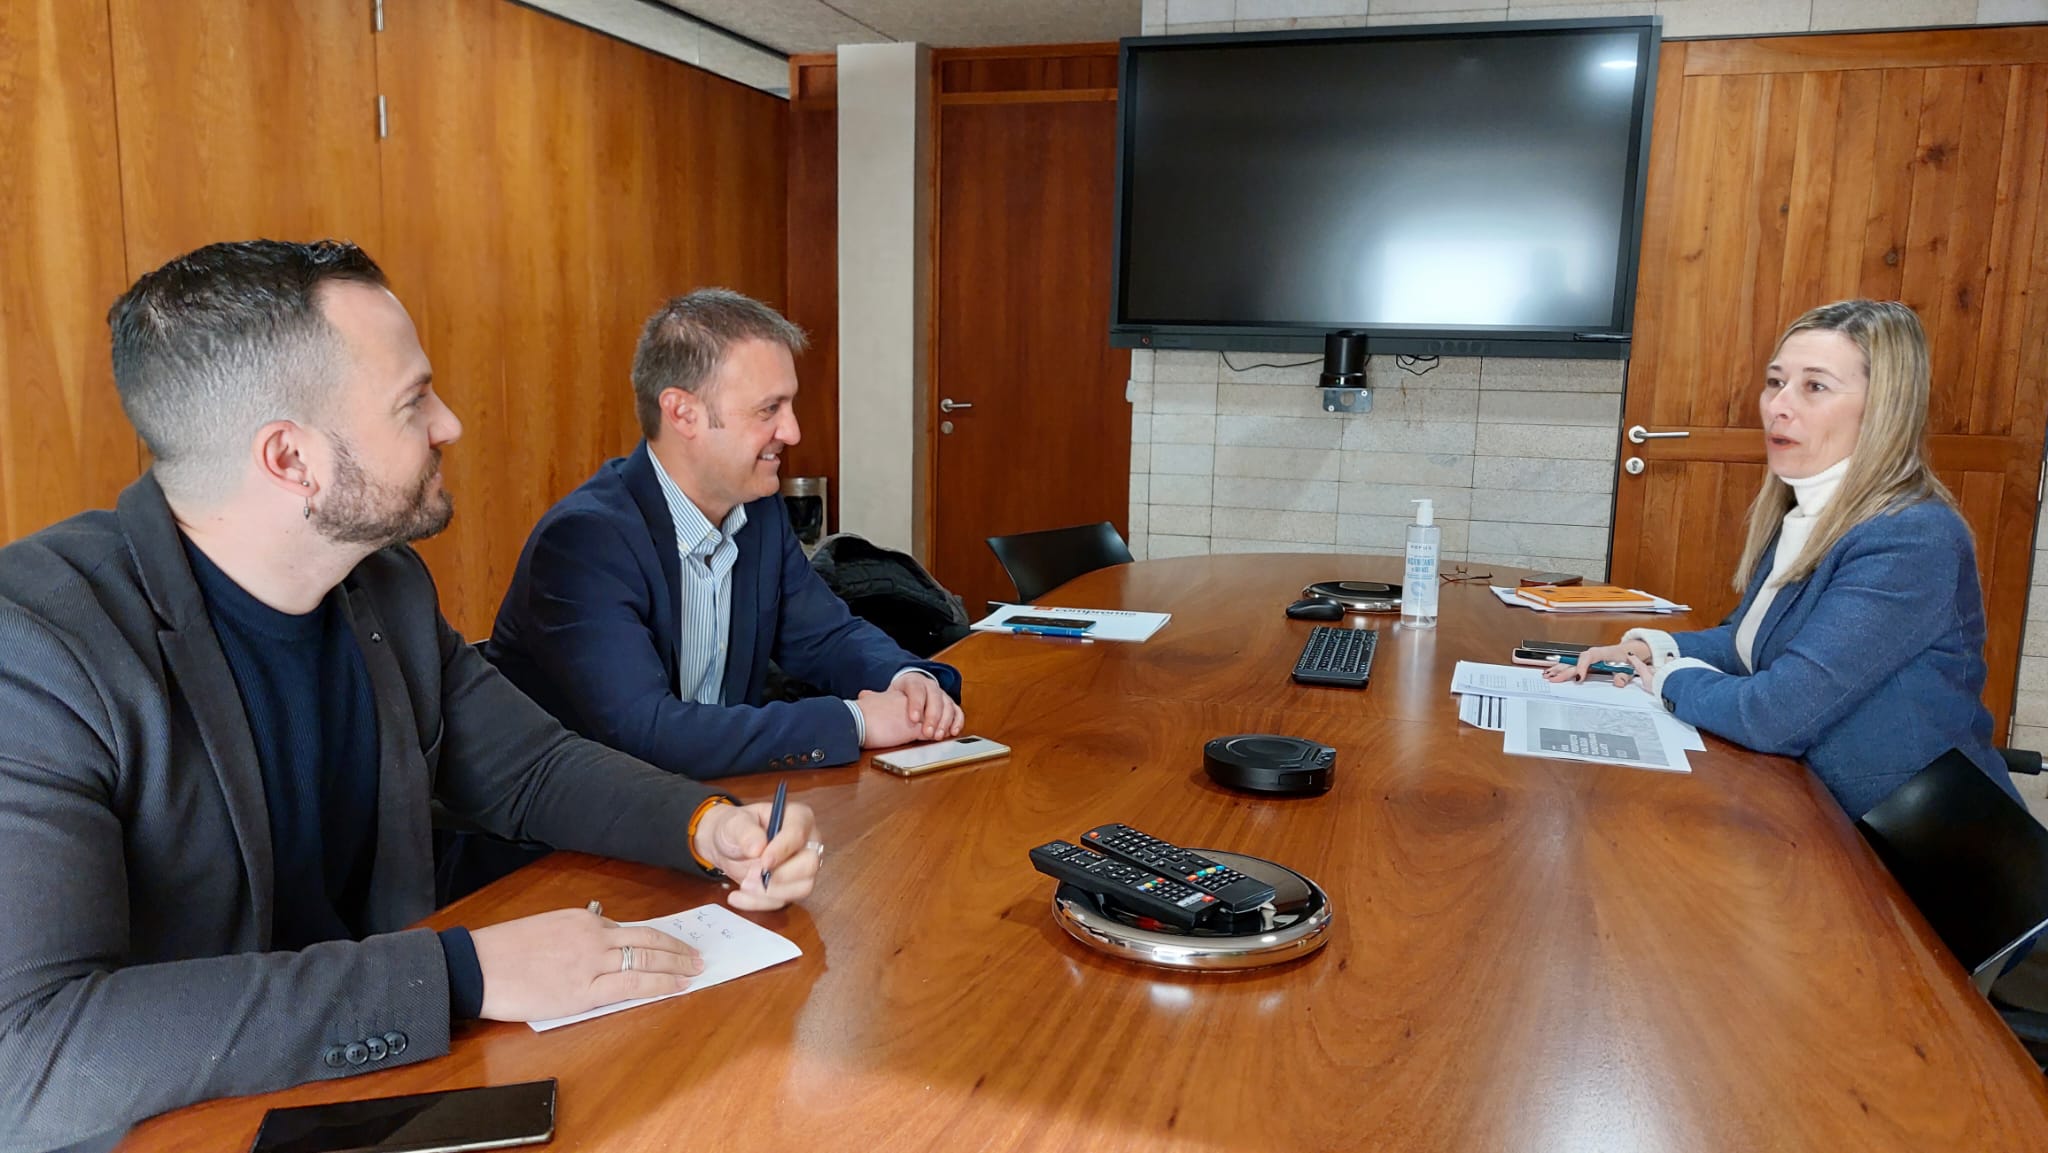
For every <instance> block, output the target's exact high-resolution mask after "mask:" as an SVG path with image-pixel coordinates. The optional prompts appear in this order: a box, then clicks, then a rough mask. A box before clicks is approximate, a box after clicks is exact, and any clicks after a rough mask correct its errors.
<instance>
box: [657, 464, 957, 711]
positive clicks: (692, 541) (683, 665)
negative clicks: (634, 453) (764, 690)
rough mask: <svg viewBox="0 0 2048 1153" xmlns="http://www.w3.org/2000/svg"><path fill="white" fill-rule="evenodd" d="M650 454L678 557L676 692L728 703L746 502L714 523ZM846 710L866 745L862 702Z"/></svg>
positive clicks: (712, 702)
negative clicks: (736, 571)
mask: <svg viewBox="0 0 2048 1153" xmlns="http://www.w3.org/2000/svg"><path fill="white" fill-rule="evenodd" d="M648 456H649V457H650V458H652V459H653V464H654V476H655V479H657V480H659V481H660V482H661V495H662V499H664V500H666V501H668V515H669V519H670V520H671V521H672V522H674V524H675V529H676V551H677V552H678V553H679V554H681V558H682V566H681V569H682V581H683V587H682V588H681V589H680V590H678V591H679V592H680V594H681V598H682V604H681V609H682V611H681V612H680V613H679V614H678V616H679V617H680V621H681V627H680V628H679V629H677V630H676V695H678V696H680V697H681V698H682V699H684V700H687V701H695V702H697V703H698V704H700V705H723V704H725V703H727V702H726V700H725V661H726V646H727V644H728V643H729V642H730V640H731V638H732V566H733V562H734V561H736V560H738V559H739V555H740V546H739V545H738V543H737V542H736V541H735V539H734V538H736V537H737V536H739V531H740V530H741V529H742V528H745V527H746V524H747V506H746V505H743V504H738V505H734V506H733V509H732V511H731V512H729V513H727V514H725V523H724V524H722V525H719V526H717V527H715V528H714V527H712V524H711V518H710V517H707V516H705V515H704V510H703V509H700V508H698V507H697V503H696V502H695V501H693V500H691V499H690V498H689V497H688V496H687V495H685V494H684V492H683V490H682V488H681V486H679V485H677V484H676V482H675V478H673V477H671V476H669V474H668V470H667V469H666V468H663V467H662V465H661V461H660V459H659V458H655V457H654V454H653V453H651V452H650V453H649V454H648ZM915 671H918V672H922V671H923V670H921V669H920V670H915ZM897 675H899V676H900V675H902V674H900V673H899V674H897ZM925 675H927V676H929V675H930V674H929V673H927V674H925ZM846 709H847V711H848V712H849V713H851V714H853V729H854V733H855V737H856V739H857V740H859V741H861V742H862V743H863V744H865V743H866V741H867V735H868V734H867V723H866V718H865V717H862V716H861V715H860V706H859V705H856V704H855V703H853V702H852V701H847V702H846Z"/></svg>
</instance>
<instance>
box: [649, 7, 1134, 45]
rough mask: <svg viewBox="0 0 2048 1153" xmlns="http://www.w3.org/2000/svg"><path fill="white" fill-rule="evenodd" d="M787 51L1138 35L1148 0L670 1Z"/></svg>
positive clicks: (1066, 40) (1073, 40)
mask: <svg viewBox="0 0 2048 1153" xmlns="http://www.w3.org/2000/svg"><path fill="white" fill-rule="evenodd" d="M663 3H666V4H668V5H669V6H670V7H673V8H677V9H679V10H681V11H684V12H687V13H689V14H690V15H692V16H695V17H697V18H698V19H700V20H703V21H706V22H708V23H711V24H716V25H718V26H719V27H721V28H725V29H728V30H730V31H732V32H735V33H738V34H739V35H741V36H745V37H746V38H748V39H750V40H755V41H758V42H760V43H761V44H763V45H766V46H767V47H769V48H773V49H775V50H777V51H779V52H787V53H797V52H830V51H832V50H833V49H834V48H837V47H838V46H839V45H841V44H874V43H880V42H884V41H889V40H915V41H917V42H919V43H922V44H931V45H934V46H937V47H942V48H955V47H975V46H981V45H990V44H1041V43H1042V44H1071V43H1077V42H1081V41H1089V40H1114V39H1116V38H1117V37H1119V36H1136V35H1137V34H1138V30H1139V23H1140V19H1141V7H1142V4H1141V0H832V2H830V3H827V2H826V0H663Z"/></svg>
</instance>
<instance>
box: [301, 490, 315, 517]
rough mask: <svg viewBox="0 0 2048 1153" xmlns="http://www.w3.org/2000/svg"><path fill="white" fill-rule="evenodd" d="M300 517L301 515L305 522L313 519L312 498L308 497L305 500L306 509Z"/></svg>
mask: <svg viewBox="0 0 2048 1153" xmlns="http://www.w3.org/2000/svg"><path fill="white" fill-rule="evenodd" d="M301 515H302V516H304V517H305V518H306V519H307V520H312V519H313V498H312V497H310V496H309V497H307V498H306V509H305V512H304V513H302V514H301Z"/></svg>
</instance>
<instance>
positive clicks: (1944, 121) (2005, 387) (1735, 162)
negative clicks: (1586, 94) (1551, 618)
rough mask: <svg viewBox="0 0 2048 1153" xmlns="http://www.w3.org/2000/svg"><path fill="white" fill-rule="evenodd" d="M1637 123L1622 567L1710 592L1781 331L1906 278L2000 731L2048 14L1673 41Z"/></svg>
mask: <svg viewBox="0 0 2048 1153" xmlns="http://www.w3.org/2000/svg"><path fill="white" fill-rule="evenodd" d="M1658 67H1659V75H1658V93H1657V112H1656V124H1655V127H1654V129H1653V137H1652V142H1651V161H1650V163H1651V172H1650V183H1649V190H1648V201H1647V204H1646V206H1645V218H1644V226H1643V268H1642V277H1641V280H1640V282H1639V287H1638V291H1637V296H1636V308H1637V313H1636V331H1637V334H1638V336H1637V340H1636V344H1635V360H1634V361H1633V363H1632V364H1631V365H1630V369H1629V387H1628V401H1627V410H1626V415H1625V416H1624V419H1623V422H1622V423H1623V424H1624V425H1634V424H1641V425H1644V426H1647V427H1648V428H1650V429H1653V430H1658V431H1684V432H1688V433H1689V434H1690V435H1689V436H1687V437H1686V438H1685V439H1682V440H1662V441H1652V442H1650V443H1649V444H1645V445H1642V446H1634V445H1629V446H1625V447H1626V449H1627V455H1635V456H1640V457H1642V458H1643V459H1644V461H1645V463H1646V468H1645V470H1644V472H1643V474H1642V475H1640V476H1623V477H1622V478H1621V482H1620V488H1619V496H1618V499H1617V502H1616V515H1615V535H1614V543H1615V551H1614V571H1615V576H1616V578H1617V579H1618V580H1621V581H1624V582H1628V583H1632V584H1635V585H1636V586H1637V587H1654V588H1656V589H1657V590H1658V591H1659V592H1663V593H1665V594H1666V595H1668V596H1672V597H1675V598H1678V599H1680V600H1683V601H1685V602H1686V603H1688V604H1691V605H1692V606H1693V607H1694V608H1695V609H1697V610H1700V611H1701V612H1702V613H1704V614H1706V615H1709V616H1713V615H1717V614H1720V613H1723V612H1725V611H1727V610H1728V609H1730V608H1733V607H1734V604H1735V601H1736V599H1737V596H1736V593H1735V592H1734V590H1732V589H1731V588H1729V587H1728V577H1729V575H1730V574H1731V573H1733V571H1734V568H1735V563H1736V559H1737V558H1738V557H1739V555H1740V553H1741V549H1742V540H1743V524H1742V522H1743V518H1744V517H1745V515H1746V513H1747V510H1748V507H1749V502H1750V500H1751V498H1752V497H1754V495H1755V493H1756V488H1757V485H1758V484H1759V483H1761V480H1762V477H1763V464H1762V462H1763V443H1762V436H1761V434H1760V427H1761V418H1760V416H1759V415H1758V410H1757V396H1758V393H1759V391H1760V389H1761V387H1762V380H1763V366H1764V364H1765V363H1766V362H1767V361H1768V360H1769V358H1770V353H1771V351H1772V349H1773V347H1774V344H1775V342H1776V340H1777V338H1778V334H1779V333H1780V332H1781V331H1782V330H1783V329H1784V327H1785V325H1786V324H1788V323H1790V322H1791V321H1792V320H1793V319H1794V318H1796V317H1797V316H1798V315H1799V314H1800V313H1802V312H1804V311H1806V310H1807V309H1809V308H1811V307H1814V306H1816V305H1820V304H1826V303H1828V302H1830V301H1834V300H1841V299H1844V298H1848V297H1856V296H1864V297H1873V298H1877V299H1895V300H1902V301H1904V302H1905V303H1906V304H1908V305H1911V306H1912V307H1913V308H1914V310H1915V311H1917V312H1918V313H1919V315H1920V319H1921V321H1922V322H1923V323H1924V324H1925V326H1926V329H1927V336H1928V342H1929V346H1930V351H1931V353H1932V358H1933V390H1932V393H1931V396H1930V398H1929V405H1928V409H1929V411H1928V431H1929V434H1930V436H1929V444H1928V453H1929V458H1930V460H1931V462H1932V463H1933V465H1934V467H1935V469H1936V471H1937V472H1938V473H1939V475H1940V476H1941V478H1942V480H1943V482H1944V483H1946V484H1947V485H1948V486H1949V488H1950V490H1951V491H1952V492H1954V494H1955V496H1956V500H1957V502H1958V504H1959V505H1960V506H1961V508H1962V512H1963V516H1964V518H1965V519H1966V520H1967V521H1968V522H1969V524H1970V527H1971V529H1972V531H1973V532H1974V533H1975V535H1976V546H1977V562H1978V570H1979V574H1980V577H1981V581H1982V584H1983V588H1984V593H1985V603H1986V609H1987V613H1986V615H1987V617H1988V624H1989V638H1988V641H1987V644H1986V651H1985V659H1986V663H1987V664H1988V665H1989V668H1990V676H1989V681H1988V683H1987V685H1986V689H1985V703H1986V704H1987V705H1988V706H1989V707H1990V709H1991V711H1992V713H1993V715H1994V717H1995V719H1996V724H1997V735H1998V736H1999V737H2000V738H2003V736H2004V735H2005V733H2006V731H2007V729H2006V722H2007V717H2008V714H2009V713H2010V711H2011V708H2012V702H2013V691H2014V685H2015V680H2016V675H2017V669H2018V662H2019V651H2020V641H2021V636H2022V631H2023V629H2024V626H2025V618H2026V612H2027V597H2028V591H2029V578H2028V574H2029V572H2030V571H2031V567H2032V562H2033V556H2034V553H2033V536H2034V524H2035V516H2036V512H2037V508H2038V506H2037V502H2036V495H2035V494H2036V489H2035V485H2036V483H2037V481H2038V479H2039V477H2040V472H2041V452H2042V442H2043V435H2044V431H2048V430H2044V419H2048V28H1998V29H1969V30H1963V29H1957V30H1944V31H1930V32H1898V33H1877V34H1862V35H1845V36H1797V37H1779V38H1767V39H1757V40H1731V41H1702V42H1691V43H1686V42H1675V43H1672V44H1667V45H1666V46H1665V47H1664V50H1663V56H1662V58H1661V60H1660V62H1659V66H1658Z"/></svg>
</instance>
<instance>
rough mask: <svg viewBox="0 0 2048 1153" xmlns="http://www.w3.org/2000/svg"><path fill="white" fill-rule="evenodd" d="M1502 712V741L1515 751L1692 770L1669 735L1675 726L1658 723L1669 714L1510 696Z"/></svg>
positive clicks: (1526, 754)
mask: <svg viewBox="0 0 2048 1153" xmlns="http://www.w3.org/2000/svg"><path fill="white" fill-rule="evenodd" d="M1502 715H1503V717H1504V718H1505V720H1506V722H1507V723H1506V727H1505V731H1504V733H1503V746H1504V747H1505V748H1506V750H1507V751H1508V752H1509V753H1511V754H1513V755H1515V756H1520V757H1554V758H1557V759H1559V760H1566V761H1589V762H1591V763H1593V764H1598V765H1625V766H1627V767H1629V768H1633V769H1658V770H1661V771H1663V772H1667V773H1689V772H1691V771H1692V765H1691V763H1690V762H1688V761H1687V760H1686V759H1685V752H1684V751H1683V750H1682V749H1680V748H1679V747H1678V743H1677V741H1676V740H1674V739H1673V738H1674V737H1676V736H1677V734H1676V732H1675V731H1673V730H1670V729H1668V728H1667V727H1666V726H1664V725H1661V724H1659V723H1658V721H1659V720H1660V719H1668V718H1662V717H1660V716H1659V715H1658V714H1656V713H1646V712H1643V711H1641V710H1639V709H1616V708H1607V707H1604V706H1601V705H1590V704H1578V703H1567V702H1564V701H1539V700H1530V699H1528V698H1526V697H1510V698H1508V700H1507V702H1506V707H1505V708H1504V709H1503V710H1502Z"/></svg>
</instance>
